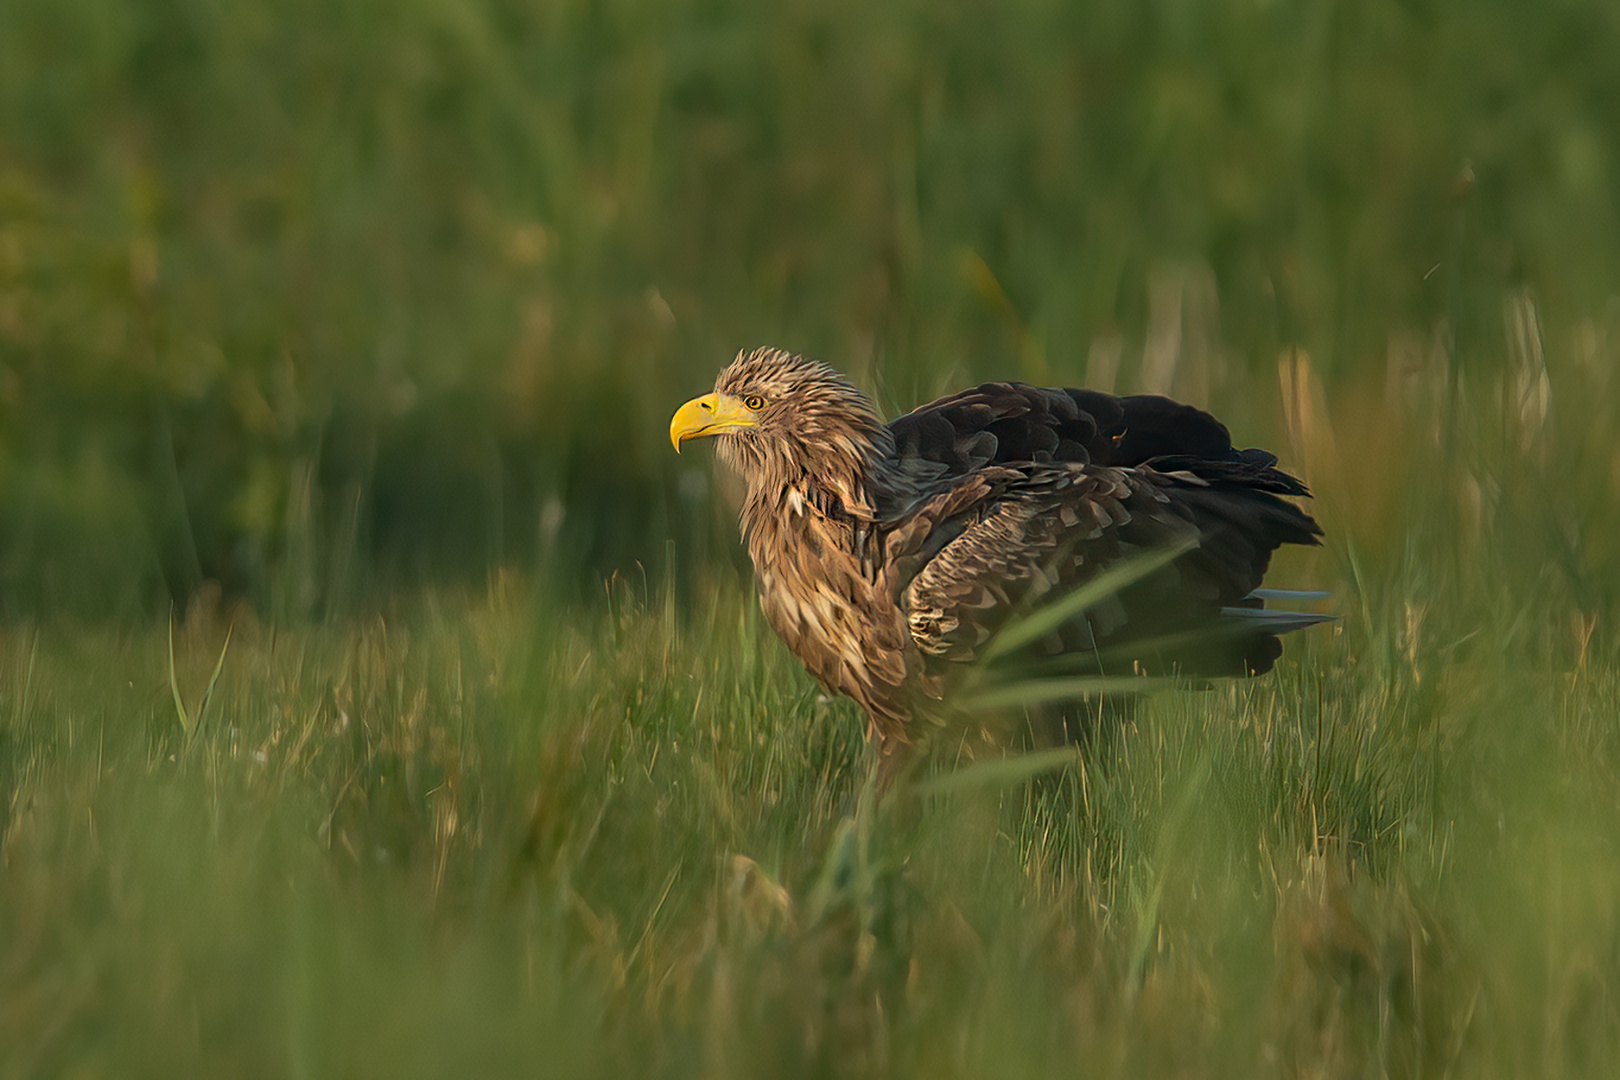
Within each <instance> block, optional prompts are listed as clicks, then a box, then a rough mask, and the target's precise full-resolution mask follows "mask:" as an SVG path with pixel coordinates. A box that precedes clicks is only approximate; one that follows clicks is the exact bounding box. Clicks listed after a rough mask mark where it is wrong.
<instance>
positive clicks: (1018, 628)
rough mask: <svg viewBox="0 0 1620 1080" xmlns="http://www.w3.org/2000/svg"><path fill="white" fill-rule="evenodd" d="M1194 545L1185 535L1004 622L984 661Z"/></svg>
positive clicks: (1024, 642) (1053, 626) (1052, 626)
mask: <svg viewBox="0 0 1620 1080" xmlns="http://www.w3.org/2000/svg"><path fill="white" fill-rule="evenodd" d="M1197 546H1198V538H1197V537H1194V536H1188V537H1185V538H1183V539H1182V540H1180V541H1178V542H1176V543H1174V544H1171V545H1170V546H1168V547H1165V548H1161V549H1159V550H1158V551H1152V552H1147V553H1146V554H1143V555H1140V556H1137V557H1136V558H1134V559H1131V560H1129V561H1127V562H1124V563H1121V564H1120V565H1118V566H1114V567H1110V568H1109V569H1107V570H1104V571H1103V572H1102V573H1100V574H1098V575H1097V576H1096V577H1094V578H1092V579H1091V580H1090V581H1088V582H1086V583H1085V584H1084V585H1081V586H1080V587H1079V588H1077V589H1075V590H1074V591H1073V592H1071V593H1069V594H1068V595H1067V596H1064V597H1063V598H1061V599H1059V600H1054V601H1053V602H1052V603H1050V604H1047V605H1045V606H1044V607H1040V608H1037V609H1036V610H1035V611H1032V612H1030V613H1029V614H1028V615H1026V616H1024V617H1023V618H1021V619H1018V620H1015V621H1014V622H1011V623H1008V624H1007V625H1006V626H1005V627H1003V628H1002V630H1001V633H999V634H997V635H996V636H995V639H994V640H993V641H991V643H990V646H989V648H987V649H986V650H985V653H984V659H985V661H986V662H988V661H992V660H995V659H996V658H997V657H1001V656H1005V655H1007V654H1008V653H1011V652H1016V651H1017V650H1018V649H1021V648H1023V647H1024V646H1025V645H1028V644H1030V643H1032V642H1035V641H1038V640H1040V639H1041V638H1042V637H1044V636H1046V635H1047V634H1049V633H1051V632H1052V631H1053V630H1056V629H1057V628H1058V627H1059V626H1062V625H1063V624H1064V623H1066V622H1068V621H1069V620H1070V619H1072V618H1074V617H1075V616H1076V615H1079V614H1080V613H1081V612H1083V611H1085V610H1086V609H1087V608H1090V607H1094V606H1095V605H1096V604H1098V603H1100V602H1101V601H1102V600H1104V599H1106V598H1107V597H1109V596H1112V595H1113V594H1114V593H1117V592H1119V591H1120V590H1121V589H1124V588H1127V587H1129V586H1130V585H1133V584H1135V583H1136V582H1138V581H1141V580H1142V579H1143V578H1145V577H1147V576H1148V575H1149V574H1151V573H1153V572H1154V571H1155V570H1158V569H1159V568H1161V567H1163V566H1166V565H1167V564H1169V563H1171V562H1174V561H1175V560H1176V559H1178V558H1180V557H1181V556H1182V555H1185V554H1186V553H1187V552H1189V551H1191V550H1192V549H1193V548H1195V547H1197Z"/></svg>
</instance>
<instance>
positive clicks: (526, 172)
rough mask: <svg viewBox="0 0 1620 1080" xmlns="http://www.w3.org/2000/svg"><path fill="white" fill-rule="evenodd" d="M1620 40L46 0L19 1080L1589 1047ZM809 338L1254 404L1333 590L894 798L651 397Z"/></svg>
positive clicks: (1606, 879) (39, 73) (6, 539)
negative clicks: (1276, 635) (1077, 726)
mask: <svg viewBox="0 0 1620 1080" xmlns="http://www.w3.org/2000/svg"><path fill="white" fill-rule="evenodd" d="M1616 57H1620V4H1616V3H1614V0H1551V2H1546V3H1542V4H1539V5H1529V4H1523V3H1509V2H1507V0H1402V2H1395V0H1361V2H1354V3H1352V2H1339V3H1327V2H1291V0H1203V2H1196V0H1101V2H1097V3H1091V4H1074V3H1056V2H1035V0H1029V2H1017V0H1014V2H1008V3H1002V4H996V5H991V4H967V3H956V2H942V3H922V2H920V0H895V2H891V3H884V4H872V3H856V2H853V0H827V2H823V3H809V2H804V0H789V2H786V3H778V4H763V3H742V2H734V0H693V2H683V0H665V2H658V3H654V2H648V0H617V2H598V3H592V2H585V0H553V2H528V3H521V2H516V0H319V2H317V0H283V2H281V3H262V2H257V0H141V2H139V3H122V4H121V3H117V2H115V0H94V2H92V0H0V1080H6V1078H10V1077H19V1078H21V1077H30V1078H31V1077H36V1076H55V1075H62V1076H79V1077H95V1076H108V1077H119V1078H125V1077H138V1076H153V1077H163V1078H164V1080H169V1078H172V1077H175V1076H198V1077H210V1078H212V1077H219V1076H266V1077H284V1076H298V1077H318V1076H339V1077H352V1076H368V1075H375V1076H386V1077H389V1078H390V1080H398V1078H400V1077H412V1076H422V1077H443V1076H458V1077H459V1076H471V1075H490V1076H499V1075H544V1076H551V1075H592V1076H610V1077H624V1076H662V1077H687V1076H704V1077H725V1076H738V1077H749V1078H757V1077H772V1076H785V1077H787V1076H794V1077H797V1076H802V1077H820V1076H874V1077H877V1076H894V1075H898V1076H908V1075H915V1076H922V1077H927V1078H929V1080H934V1078H937V1077H962V1078H969V1077H995V1078H998V1080H999V1078H1000V1077H1004V1076H1007V1075H1030V1076H1036V1075H1039V1076H1046V1075H1050V1076H1054V1077H1072V1076H1075V1075H1082V1076H1099V1077H1118V1078H1121V1080H1126V1078H1129V1080H1140V1078H1143V1077H1157V1076H1178V1077H1186V1076H1231V1077H1234V1078H1243V1080H1251V1078H1253V1077H1256V1076H1264V1077H1277V1078H1279V1080H1281V1078H1294V1077H1329V1076H1331V1077H1346V1078H1350V1077H1356V1078H1359V1077H1382V1076H1392V1077H1419V1076H1501V1077H1512V1078H1519V1077H1524V1076H1547V1077H1558V1078H1560V1080H1562V1078H1564V1077H1568V1076H1591V1077H1594V1078H1604V1080H1607V1078H1608V1077H1610V1076H1611V1075H1612V1074H1613V1072H1614V1067H1613V1062H1614V1061H1615V1060H1616V1058H1617V1056H1620V635H1617V634H1616V632H1615V626H1616V622H1617V616H1620V436H1617V431H1620V374H1617V369H1620V63H1617V62H1616ZM761 343H771V344H775V345H780V346H785V347H788V348H791V349H795V350H798V351H802V352H806V353H809V354H812V355H815V356H818V357H820V358H822V359H825V360H827V361H829V362H831V363H833V364H834V365H836V366H838V367H840V368H842V369H843V370H845V371H848V372H849V373H850V374H851V375H852V376H853V377H854V378H855V379H856V380H857V382H859V383H860V384H861V385H862V386H864V387H866V388H867V389H869V390H871V391H872V392H873V393H874V394H875V395H877V397H878V399H879V400H880V401H881V402H882V404H883V406H884V407H885V409H887V410H890V411H891V412H893V411H896V410H900V409H906V408H910V407H912V406H914V405H916V404H918V403H919V402H921V401H924V400H926V399H928V398H929V397H930V396H932V395H935V394H937V393H941V392H944V391H947V390H950V389H954V388H956V387H959V386H961V385H963V384H964V383H967V382H969V381H971V380H975V379H980V378H1006V377H1018V378H1024V379H1028V380H1032V381H1041V382H1051V383H1069V384H1085V385H1091V386H1097V387H1100V388H1104V389H1115V390H1121V391H1129V390H1137V389H1148V390H1156V391H1167V392H1171V393H1174V394H1176V395H1178V396H1181V397H1183V398H1186V399H1189V400H1192V401H1195V402H1198V403H1201V404H1205V405H1208V406H1209V407H1210V408H1211V409H1213V410H1214V411H1215V412H1216V413H1217V414H1218V415H1220V416H1221V417H1222V418H1223V419H1224V420H1226V421H1227V422H1228V423H1229V424H1230V426H1231V427H1232V429H1233V431H1234V434H1235V436H1236V438H1237V439H1238V441H1239V442H1241V443H1244V444H1256V445H1264V446H1269V447H1274V448H1276V449H1277V450H1278V451H1279V452H1280V453H1281V454H1282V455H1283V458H1284V461H1285V463H1286V464H1287V466H1288V467H1289V468H1291V469H1294V470H1297V471H1298V472H1299V473H1300V474H1301V475H1303V476H1305V477H1306V479H1307V480H1308V481H1309V482H1310V483H1311V485H1312V487H1313V489H1314V491H1315V493H1316V498H1315V500H1314V502H1313V503H1312V504H1311V505H1312V509H1313V512H1315V513H1316V514H1317V515H1318V516H1319V518H1320V519H1321V521H1322V523H1323V525H1324V527H1325V529H1326V532H1327V537H1326V543H1325V546H1324V547H1323V548H1322V549H1319V550H1315V551H1309V552H1305V551H1296V552H1289V553H1285V555H1284V556H1282V557H1280V558H1279V560H1278V565H1277V566H1276V568H1275V572H1274V574H1273V575H1272V582H1273V583H1274V584H1277V585H1280V586H1284V587H1314V586H1321V587H1327V588H1331V589H1332V590H1334V598H1333V600H1332V601H1331V602H1330V605H1329V606H1330V607H1331V608H1332V609H1333V610H1334V611H1335V612H1337V613H1338V614H1339V615H1341V616H1342V618H1341V620H1340V621H1339V622H1338V623H1337V624H1335V625H1334V626H1332V627H1320V628H1317V629H1316V630H1313V631H1311V632H1309V633H1304V634H1300V635H1296V636H1295V637H1293V638H1291V639H1290V640H1289V643H1288V647H1287V651H1286V653H1285V656H1284V659H1283V661H1282V663H1280V664H1279V665H1278V668H1277V670H1276V671H1275V672H1274V673H1273V674H1272V675H1270V676H1268V677H1267V678H1264V679H1257V680H1249V681H1244V682H1242V683H1241V684H1239V683H1234V684H1230V685H1225V686H1222V687H1219V688H1215V689H1212V690H1208V691H1196V692H1195V691H1192V690H1170V691H1165V692H1163V693H1158V694H1154V695H1151V696H1150V697H1149V698H1148V699H1147V700H1146V701H1145V702H1144V705H1143V708H1142V709H1141V710H1140V712H1139V714H1138V715H1137V717H1136V719H1135V720H1134V721H1132V722H1129V723H1125V724H1122V725H1121V726H1120V727H1119V729H1118V730H1117V731H1109V732H1107V733H1106V734H1105V735H1104V736H1103V737H1100V738H1099V739H1098V740H1097V742H1096V743H1095V744H1093V745H1091V746H1089V747H1088V748H1087V752H1086V753H1084V754H1082V755H1079V756H1078V757H1077V760H1076V761H1075V762H1074V763H1073V765H1072V766H1068V767H1065V768H1062V769H1057V770H1053V771H1052V772H1050V773H1047V774H1045V775H1042V776H1040V777H1038V778H1036V779H1034V780H1031V781H1029V782H1022V783H1011V784H1006V785H999V784H998V783H997V782H995V780H996V777H997V775H998V774H997V773H996V769H998V768H1011V769H1014V770H1016V769H1018V768H1020V767H1024V766H1027V765H1028V762H1027V760H1026V761H1025V762H1023V763H1022V765H1020V764H1019V763H1016V762H994V763H990V764H989V766H988V767H987V768H988V775H989V777H990V779H989V780H986V779H985V778H986V775H987V772H986V770H983V769H981V770H979V771H978V772H977V774H976V776H977V779H976V780H975V779H974V777H975V774H974V773H972V772H962V773H953V774H952V775H951V776H950V777H949V778H948V779H947V780H946V781H945V782H946V783H954V784H957V785H958V786H957V787H955V788H954V789H952V790H947V791H945V792H944V793H940V791H941V789H940V788H938V787H936V788H935V791H936V794H934V795H926V796H923V797H913V796H915V795H916V794H917V789H916V788H910V789H908V788H905V787H904V786H902V787H901V789H900V790H899V792H898V794H897V795H895V796H894V797H891V798H890V799H889V800H888V801H886V802H883V803H881V804H876V805H873V804H871V803H869V802H866V801H863V800H862V799H861V797H860V794H861V784H862V776H863V773H862V762H863V750H864V742H863V727H862V723H863V721H862V718H861V717H860V715H859V714H858V710H856V709H855V708H854V706H853V705H852V704H851V703H849V702H847V701H842V700H840V701H827V700H825V699H822V698H820V696H819V695H818V693H817V689H816V687H815V686H814V685H813V683H812V682H811V680H810V679H809V678H808V677H807V676H806V675H805V674H804V673H803V671H802V670H801V669H800V668H799V666H798V665H797V663H796V662H795V661H794V660H793V659H792V657H791V656H790V655H789V654H788V653H787V652H786V650H785V649H783V648H782V647H781V646H780V645H779V644H778V643H777V642H776V641H775V640H774V639H773V638H772V637H771V635H770V633H769V631H768V629H767V628H766V627H764V626H763V624H762V622H761V620H760V618H759V615H758V612H757V609H756V607H755V605H754V604H753V602H752V599H751V597H750V595H749V593H750V591H751V590H750V586H749V585H748V582H747V569H746V566H745V565H744V563H743V561H742V557H741V555H740V553H739V551H738V544H737V542H736V531H735V530H736V524H735V520H734V515H733V514H732V512H731V511H730V510H729V509H728V507H727V505H726V499H725V498H724V497H723V496H724V483H723V482H720V483H717V482H715V480H714V479H713V470H712V465H713V462H712V454H710V453H709V452H708V451H707V450H706V449H704V448H697V449H695V451H692V452H688V453H687V454H686V455H684V456H681V457H677V456H676V455H675V454H674V453H673V452H672V451H671V450H670V447H669V445H668V442H667V438H666V432H667V424H668V420H669V416H670V413H671V412H672V411H673V409H674V408H675V407H676V406H677V405H678V404H679V403H680V402H681V401H683V400H685V399H686V398H687V397H689V396H691V395H693V394H695V393H698V392H701V391H702V390H704V389H705V388H706V387H708V386H709V385H710V384H711V383H712V379H713V376H714V373H715V372H716V371H717V370H718V369H719V368H720V367H721V366H722V365H723V364H724V363H725V362H726V361H727V360H728V359H729V358H730V357H731V356H732V355H733V354H734V353H735V352H736V350H738V349H740V348H746V347H752V346H754V345H757V344H761ZM171 605H173V606H172V607H171ZM171 611H173V612H174V614H175V618H174V619H173V620H172V622H171V621H170V620H169V619H168V616H169V614H170V612H171ZM947 742H948V740H946V739H935V740H934V746H933V750H934V752H935V757H933V758H932V759H929V760H927V761H925V762H924V768H923V772H925V773H926V772H927V771H928V770H930V769H934V770H940V771H943V770H944V769H947V768H949V769H954V768H955V767H956V766H958V765H959V764H960V762H958V761H956V760H954V759H952V758H951V753H950V747H949V746H946V745H943V744H945V743H947ZM999 775H1000V776H1001V778H1002V779H1006V774H1005V773H1002V774H999ZM964 777H965V779H964Z"/></svg>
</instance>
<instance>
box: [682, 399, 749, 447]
mask: <svg viewBox="0 0 1620 1080" xmlns="http://www.w3.org/2000/svg"><path fill="white" fill-rule="evenodd" d="M757 423H759V417H757V416H755V415H754V410H752V409H750V408H749V407H748V406H746V405H744V404H743V403H742V399H741V398H734V397H732V396H731V395H730V394H704V395H703V396H702V397H700V398H693V399H692V400H691V401H688V402H687V403H686V404H685V405H682V406H681V407H680V408H678V409H676V410H675V415H674V416H673V417H671V418H670V421H669V443H670V445H671V446H673V447H674V448H675V452H676V453H677V454H678V453H680V452H681V443H683V442H685V441H686V440H687V439H701V438H704V437H705V436H708V435H724V434H725V433H726V432H728V431H741V430H742V429H743V428H751V427H753V426H754V425H755V424H757Z"/></svg>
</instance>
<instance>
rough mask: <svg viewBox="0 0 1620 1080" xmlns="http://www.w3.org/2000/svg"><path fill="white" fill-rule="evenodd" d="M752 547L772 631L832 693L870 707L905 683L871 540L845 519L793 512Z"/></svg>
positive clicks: (897, 622) (894, 618)
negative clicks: (874, 568) (876, 698)
mask: <svg viewBox="0 0 1620 1080" xmlns="http://www.w3.org/2000/svg"><path fill="white" fill-rule="evenodd" d="M755 540H756V542H754V543H751V544H750V548H751V552H750V554H752V556H753V560H754V570H755V575H756V577H757V580H758V586H759V602H760V608H761V610H762V611H763V612H764V614H765V619H766V621H767V622H769V623H770V625H771V629H773V630H775V631H776V634H777V636H778V637H780V638H781V639H782V641H783V642H784V643H786V645H787V646H788V648H789V649H791V650H792V651H793V653H794V655H795V656H797V657H798V658H799V660H800V662H801V663H803V664H804V666H805V667H806V668H807V669H808V670H809V671H810V673H811V674H812V675H814V676H815V677H816V679H817V681H819V682H820V683H821V684H822V685H823V686H825V687H827V688H828V689H829V690H833V691H837V692H841V693H845V694H849V695H851V696H852V697H854V698H855V699H856V700H857V701H860V702H861V704H863V705H866V706H868V707H869V708H870V707H871V704H872V698H873V696H874V694H885V695H886V694H887V693H889V692H890V691H893V690H896V689H898V687H899V686H900V684H902V683H903V682H904V680H905V660H904V657H903V655H902V650H903V644H904V642H903V638H902V637H901V636H900V634H899V633H898V632H897V630H898V628H899V627H900V626H901V625H902V623H901V619H900V613H899V609H898V608H897V607H896V605H895V603H894V600H893V599H892V598H891V597H890V596H888V595H887V593H886V591H884V590H883V589H881V588H880V587H879V583H878V582H877V581H876V580H875V576H874V574H873V572H872V570H871V566H872V560H871V559H870V558H869V557H868V553H867V551H866V550H865V549H866V547H867V545H868V544H869V543H870V542H871V541H870V538H868V537H866V536H865V535H864V534H862V533H860V532H858V531H857V530H856V528H855V527H853V526H851V525H848V524H846V523H843V522H835V521H828V520H826V519H824V518H821V517H819V516H816V515H791V516H789V517H788V518H787V519H786V521H785V522H784V523H783V526H782V527H781V531H779V532H777V533H776V535H762V536H759V537H756V538H755Z"/></svg>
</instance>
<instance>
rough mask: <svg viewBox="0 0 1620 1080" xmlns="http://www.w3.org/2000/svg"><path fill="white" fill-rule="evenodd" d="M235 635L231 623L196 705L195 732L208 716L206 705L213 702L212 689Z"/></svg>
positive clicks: (217, 683)
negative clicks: (232, 637)
mask: <svg viewBox="0 0 1620 1080" xmlns="http://www.w3.org/2000/svg"><path fill="white" fill-rule="evenodd" d="M234 633H236V624H235V623H232V624H231V625H230V626H229V627H228V628H227V629H226V631H225V644H224V645H221V646H220V649H219V659H218V660H216V661H214V672H213V674H212V675H209V676H208V686H207V687H206V688H205V689H204V690H203V696H202V701H201V702H199V703H198V704H197V728H196V729H197V730H198V731H201V730H202V725H203V721H204V720H205V719H206V718H207V716H208V704H209V702H211V701H213V700H214V687H215V686H217V685H219V673H220V672H221V671H224V670H225V654H226V653H228V652H230V651H231V635H232V634H234Z"/></svg>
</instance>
